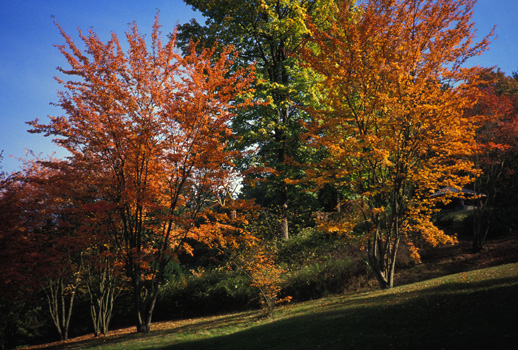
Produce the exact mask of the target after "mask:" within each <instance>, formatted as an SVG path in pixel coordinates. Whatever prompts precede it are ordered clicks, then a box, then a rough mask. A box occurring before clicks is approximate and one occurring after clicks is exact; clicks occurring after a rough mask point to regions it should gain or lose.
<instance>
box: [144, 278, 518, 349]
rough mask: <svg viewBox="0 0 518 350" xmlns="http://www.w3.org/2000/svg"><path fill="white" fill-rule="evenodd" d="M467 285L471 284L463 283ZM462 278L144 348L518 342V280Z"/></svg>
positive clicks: (492, 345) (432, 346) (445, 345)
mask: <svg viewBox="0 0 518 350" xmlns="http://www.w3.org/2000/svg"><path fill="white" fill-rule="evenodd" d="M466 284H468V283H466ZM466 284H464V283H457V284H449V285H441V286H438V287H433V288H428V289H426V290H424V291H422V292H418V293H417V294H416V295H415V296H413V297H409V298H408V296H409V295H408V294H412V293H413V292H407V293H401V294H391V295H384V296H380V297H374V298H370V297H368V298H365V300H361V299H357V300H356V301H355V306H350V307H348V306H347V305H342V306H340V305H329V306H327V307H326V309H329V310H327V311H322V310H315V312H314V313H312V314H306V315H304V316H296V317H292V318H289V319H285V320H280V321H276V322H272V323H269V324H265V325H260V326H257V327H253V328H251V329H248V330H245V331H241V332H238V333H234V334H231V335H226V336H220V337H215V338H209V339H204V340H198V341H189V342H184V343H179V344H173V345H169V346H164V347H160V348H152V347H148V348H146V349H170V350H182V349H239V350H244V349H379V348H389V349H390V348H391V349H410V348H420V349H423V348H424V349H481V348H505V346H508V344H517V343H518V334H517V333H516V324H518V301H517V298H516V296H517V295H518V294H517V293H518V280H516V279H515V278H514V279H513V278H505V279H500V280H493V281H492V283H491V284H490V288H487V287H488V286H489V284H488V283H469V286H466Z"/></svg>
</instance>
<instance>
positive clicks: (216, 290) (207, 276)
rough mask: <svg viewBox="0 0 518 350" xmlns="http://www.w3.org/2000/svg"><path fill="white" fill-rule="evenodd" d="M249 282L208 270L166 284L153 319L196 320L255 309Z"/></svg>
mask: <svg viewBox="0 0 518 350" xmlns="http://www.w3.org/2000/svg"><path fill="white" fill-rule="evenodd" d="M258 305H259V301H258V299H257V293H256V291H255V289H254V287H251V286H250V280H249V279H248V278H247V277H246V276H243V275H240V274H238V273H235V272H232V271H227V270H225V269H220V268H218V269H208V270H204V271H198V272H195V273H194V274H192V275H189V276H182V277H179V278H177V279H174V280H171V281H169V282H168V283H167V284H165V285H164V286H163V287H162V288H161V289H160V292H159V296H158V300H157V307H156V313H155V315H154V316H155V319H157V320H166V319H172V318H178V317H195V316H204V315H211V314H218V313H224V312H232V311H237V310H245V309H250V308H257V307H258Z"/></svg>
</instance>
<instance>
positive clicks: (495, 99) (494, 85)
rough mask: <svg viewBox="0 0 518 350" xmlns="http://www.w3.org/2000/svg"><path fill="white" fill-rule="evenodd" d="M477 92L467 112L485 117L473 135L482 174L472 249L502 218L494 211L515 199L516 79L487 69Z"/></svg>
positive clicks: (477, 246) (517, 85)
mask: <svg viewBox="0 0 518 350" xmlns="http://www.w3.org/2000/svg"><path fill="white" fill-rule="evenodd" d="M477 92H478V102H477V104H476V105H475V106H474V107H473V108H472V109H471V111H470V112H471V114H472V115H473V116H474V118H477V116H484V117H485V118H483V120H482V122H481V125H480V127H479V128H478V130H477V134H476V138H477V142H478V145H479V152H477V155H476V156H475V160H476V165H477V167H479V168H480V169H481V170H482V174H481V176H479V177H478V178H477V180H476V181H475V189H476V191H477V192H479V193H481V198H479V200H478V201H477V203H478V205H477V206H476V207H475V210H474V215H473V250H475V251H479V250H481V249H483V247H484V244H485V240H486V237H487V235H488V233H489V230H490V228H491V227H492V226H497V225H494V223H496V221H497V220H502V218H500V219H497V217H498V212H499V211H505V207H512V206H513V205H514V203H515V201H516V196H515V195H514V192H515V191H514V190H513V189H516V187H515V183H516V175H515V172H516V168H517V166H518V164H517V162H516V161H517V157H516V155H517V154H516V150H517V148H516V147H517V146H518V145H517V143H516V134H517V132H518V119H517V117H518V82H517V81H516V80H515V79H513V78H511V77H507V76H505V74H504V73H503V72H501V71H500V70H497V71H494V70H489V69H488V70H487V71H486V72H484V74H483V75H482V80H481V82H480V84H479V86H478V91H477ZM497 208H498V209H497ZM511 216H512V215H511ZM506 225H508V226H510V223H509V222H508V223H506ZM498 226H500V227H504V226H505V225H498Z"/></svg>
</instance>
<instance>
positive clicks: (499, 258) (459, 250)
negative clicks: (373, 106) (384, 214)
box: [32, 236, 518, 349]
mask: <svg viewBox="0 0 518 350" xmlns="http://www.w3.org/2000/svg"><path fill="white" fill-rule="evenodd" d="M427 253H428V254H427V255H423V262H422V263H421V264H418V265H415V266H412V267H407V268H404V269H400V270H399V275H398V284H399V286H398V287H395V288H393V289H391V290H387V291H378V290H372V291H366V292H355V293H347V294H345V295H343V296H336V297H330V298H323V299H319V300H314V301H309V302H304V303H298V304H292V305H288V306H286V307H282V308H279V310H278V311H276V313H275V315H274V316H273V317H272V318H269V319H263V318H261V316H260V314H259V313H258V312H245V313H236V314H230V315H222V316H215V317H205V318H198V319H190V320H181V321H171V322H162V323H157V324H155V325H154V330H153V331H152V332H151V333H150V334H148V335H144V336H142V335H138V334H136V333H135V331H134V329H133V328H128V329H121V330H118V331H113V332H111V334H110V335H109V336H108V337H105V338H100V339H92V337H91V336H85V337H80V338H76V339H73V340H71V341H69V342H68V343H66V344H59V343H53V344H47V345H44V346H39V347H32V348H58V349H89V348H92V349H93V348H96V349H131V348H133V349H245V348H246V349H263V348H268V349H316V348H319V347H321V348H325V349H343V348H362V349H364V348H380V347H385V348H413V347H420V348H444V349H450V348H452V349H453V348H454V349H464V348H466V349H467V348H471V349H473V348H477V349H479V348H484V347H489V346H491V347H492V348H494V347H495V346H496V347H499V346H504V345H506V344H508V343H509V342H515V343H516V340H518V335H516V333H515V325H516V324H518V302H517V301H516V295H517V293H518V263H517V262H518V239H517V238H516V237H515V236H513V237H508V238H505V239H500V240H497V241H491V242H489V243H488V245H487V247H486V249H485V250H484V251H483V252H480V253H477V254H474V253H472V252H471V251H470V245H469V242H460V243H459V244H458V245H457V246H454V247H441V248H437V249H434V251H428V252H427ZM463 271H464V272H463ZM438 276H443V277H438ZM437 277H438V278H437Z"/></svg>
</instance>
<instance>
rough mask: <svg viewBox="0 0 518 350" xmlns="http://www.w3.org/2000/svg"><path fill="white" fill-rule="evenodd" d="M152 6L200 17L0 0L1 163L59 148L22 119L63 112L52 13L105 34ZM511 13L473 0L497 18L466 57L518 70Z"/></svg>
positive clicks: (114, 4)
mask: <svg viewBox="0 0 518 350" xmlns="http://www.w3.org/2000/svg"><path fill="white" fill-rule="evenodd" d="M156 9H159V10H160V18H161V20H160V23H161V24H162V25H163V28H162V30H163V31H164V33H169V32H171V31H172V30H173V28H174V26H175V25H176V24H177V23H180V24H182V23H185V22H187V21H189V20H190V19H191V18H193V17H195V18H197V19H198V20H199V21H202V20H201V16H200V15H199V14H197V13H194V12H192V11H191V9H190V8H189V7H188V6H186V5H185V4H184V2H183V1H182V0H0V44H1V46H0V47H1V49H0V150H4V160H3V162H2V163H1V165H2V167H3V170H4V171H9V172H10V171H13V170H16V169H17V168H18V167H19V165H20V164H19V162H18V161H17V160H16V159H17V158H20V157H24V156H25V149H30V150H32V151H34V152H35V153H36V154H42V155H43V156H45V155H48V154H51V153H52V152H53V151H56V150H57V148H56V147H55V146H54V145H52V144H51V142H50V140H49V139H48V138H44V137H43V136H42V135H38V134H29V133H27V131H26V130H27V129H28V126H27V125H26V124H25V122H27V121H30V120H33V119H35V118H40V120H43V121H46V116H47V115H60V114H61V112H60V110H59V109H58V108H55V107H52V106H50V105H49V103H50V102H53V101H56V91H57V90H58V88H59V85H58V84H57V83H56V82H55V81H54V79H53V77H54V76H55V75H56V74H57V71H56V70H55V68H56V67H57V66H64V67H66V63H65V62H64V59H63V57H62V56H61V54H60V53H59V52H58V50H57V49H56V48H55V47H53V44H62V43H63V39H62V38H61V37H60V35H59V32H58V29H57V28H56V26H55V25H54V24H53V22H52V18H51V16H52V15H53V16H55V18H56V20H57V21H58V22H59V23H60V24H61V25H62V27H63V29H64V30H65V31H66V32H67V33H69V34H72V35H73V38H77V35H76V33H77V31H76V28H77V27H80V28H81V29H83V30H84V31H86V30H87V29H88V28H90V27H93V29H94V30H95V32H96V33H97V34H98V35H99V36H100V37H101V38H103V39H106V38H108V37H109V34H110V32H111V31H113V32H115V33H116V34H118V35H119V36H122V35H123V34H124V32H125V31H126V29H127V28H128V23H130V22H132V21H133V20H135V21H136V22H137V25H138V26H139V29H140V31H141V32H142V33H149V32H150V31H151V26H152V22H153V19H154V15H155V13H156ZM517 18H518V0H479V1H478V3H477V6H476V7H475V14H474V21H475V22H476V23H477V26H476V27H477V29H478V34H479V35H480V36H484V35H485V34H487V33H489V31H490V30H491V28H492V26H493V25H496V27H497V28H496V34H497V36H498V38H497V39H496V40H495V42H494V43H493V44H492V46H491V50H489V51H488V52H486V53H485V54H484V55H483V56H482V57H477V58H476V59H474V60H473V61H472V62H471V64H477V65H481V66H498V67H500V68H501V69H502V70H503V71H504V72H505V73H506V74H508V75H510V74H511V73H512V72H513V71H518V59H517V57H518V26H517V24H516V23H517V22H516V21H517ZM121 39H122V38H121ZM10 156H13V158H11V157H10ZM58 156H59V153H58Z"/></svg>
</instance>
